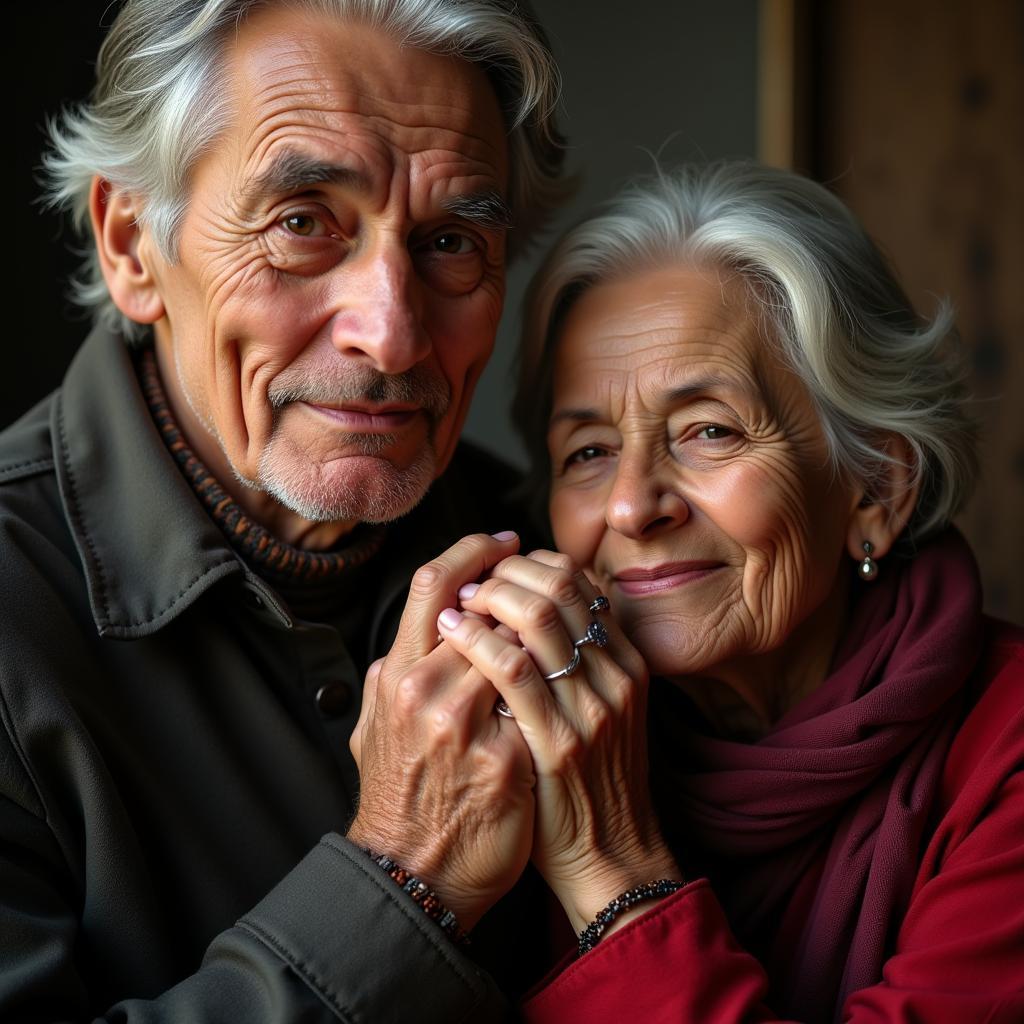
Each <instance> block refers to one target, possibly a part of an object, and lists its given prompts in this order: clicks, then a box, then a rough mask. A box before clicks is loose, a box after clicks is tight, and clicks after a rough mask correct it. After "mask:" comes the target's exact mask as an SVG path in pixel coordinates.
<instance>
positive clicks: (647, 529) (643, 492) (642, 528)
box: [605, 451, 690, 540]
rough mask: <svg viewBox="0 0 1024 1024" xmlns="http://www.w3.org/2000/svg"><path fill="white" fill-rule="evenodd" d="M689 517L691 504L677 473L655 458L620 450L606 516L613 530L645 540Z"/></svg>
mask: <svg viewBox="0 0 1024 1024" xmlns="http://www.w3.org/2000/svg"><path fill="white" fill-rule="evenodd" d="M689 518H690V506H689V505H688V504H687V502H686V499H685V498H684V497H683V495H682V493H681V492H680V488H679V481H678V480H676V479H675V474H674V473H672V472H671V471H670V470H669V469H668V468H666V467H662V466H659V465H656V464H654V460H652V459H649V458H642V457H637V456H635V455H631V454H628V453H627V452H625V451H623V452H621V453H620V455H619V458H618V460H617V467H616V473H615V480H614V481H613V483H612V489H611V492H610V493H609V495H608V504H607V506H606V509H605V520H606V522H607V523H608V525H609V526H610V527H611V528H612V529H613V530H615V531H616V532H617V533H621V534H622V535H623V536H626V537H630V538H632V539H633V540H641V539H644V540H646V539H649V538H651V537H655V536H657V535H658V534H660V533H662V532H664V531H666V530H671V529H674V528H675V527H677V526H680V525H681V524H683V523H685V522H686V521H687V519H689Z"/></svg>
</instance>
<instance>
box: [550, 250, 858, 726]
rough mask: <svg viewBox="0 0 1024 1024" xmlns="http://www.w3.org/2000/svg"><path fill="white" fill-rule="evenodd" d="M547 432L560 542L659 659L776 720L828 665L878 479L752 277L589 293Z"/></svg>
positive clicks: (673, 274) (734, 721)
mask: <svg viewBox="0 0 1024 1024" xmlns="http://www.w3.org/2000/svg"><path fill="white" fill-rule="evenodd" d="M554 394H555V402H554V409H553V411H552V417H551V428H550V431H549V435H548V445H549V450H550V454H551V462H552V490H551V506H550V508H551V520H552V525H553V529H554V533H555V537H556V540H557V543H558V546H559V548H560V549H561V550H563V551H565V552H566V553H567V554H569V555H570V556H571V557H572V558H573V559H574V560H575V561H576V562H577V564H579V565H580V566H582V567H583V568H584V569H586V570H587V571H588V572H589V573H590V574H591V575H592V576H593V578H594V579H595V580H596V581H597V582H598V583H599V584H600V585H601V586H602V587H603V588H604V590H605V592H606V593H607V594H608V596H609V597H610V599H611V601H612V604H613V607H614V608H615V613H616V615H617V616H618V617H619V619H620V621H621V622H622V624H623V628H624V630H625V632H626V633H627V635H628V636H629V637H630V638H631V639H632V641H633V642H634V643H635V644H636V645H637V647H638V648H639V649H640V651H641V652H642V653H643V654H644V656H645V657H646V659H647V661H648V665H649V666H650V668H651V671H652V672H655V673H657V674H659V675H663V676H667V677H670V678H674V679H677V680H679V681H680V682H682V684H683V685H684V686H685V687H686V688H687V689H688V690H689V691H690V692H692V693H693V695H694V697H695V699H696V700H698V702H699V703H701V704H702V706H703V707H704V708H705V710H707V711H709V713H710V714H712V715H713V716H717V717H720V718H721V719H722V720H723V722H724V721H725V720H728V721H729V722H730V723H731V725H732V726H734V727H739V728H741V729H742V728H750V729H751V730H757V729H763V728H764V727H766V726H767V724H768V723H769V722H770V721H772V720H774V719H775V718H777V717H778V715H779V714H780V713H781V711H782V710H784V708H785V707H787V706H789V704H791V703H792V702H793V701H794V700H796V699H798V698H799V697H800V696H801V695H802V694H803V693H805V692H807V690H808V689H809V688H813V686H814V685H816V683H817V682H818V681H820V679H821V678H823V676H824V673H825V670H826V668H827V664H828V660H829V658H830V656H831V652H832V647H833V645H834V642H835V638H836V636H837V634H838V629H839V623H840V619H841V615H842V611H843V608H844V603H845V595H846V587H847V580H848V579H849V578H850V577H851V576H852V573H850V572H849V571H848V570H849V565H850V563H849V561H848V560H847V558H846V554H845V552H846V550H847V548H848V547H849V545H850V543H852V539H851V538H856V543H858V544H859V542H860V540H862V539H863V535H862V534H861V533H859V532H858V525H857V512H858V502H859V500H860V498H861V496H862V493H863V492H862V491H861V490H859V489H857V488H855V487H853V486H851V485H850V484H849V483H847V482H845V481H844V480H842V479H841V478H839V477H838V476H837V475H836V474H835V473H834V472H833V470H832V469H831V467H830V464H829V458H828V448H827V445H826V439H825V434H824V431H823V429H822V426H821V422H820V418H819V416H818V414H817V410H816V408H815V407H814V404H813V403H812V401H811V398H810V396H809V394H808V393H807V390H806V388H805V387H804V385H803V384H802V382H800V381H799V379H798V378H797V377H796V376H795V374H793V373H792V372H791V371H789V370H788V369H787V368H786V367H784V366H783V365H782V363H781V362H780V360H779V359H778V357H777V355H776V352H775V348H774V346H773V345H772V343H771V342H770V341H768V340H766V339H765V338H764V337H763V336H762V334H761V331H760V327H759V320H758V318H757V311H756V307H755V306H754V304H753V301H752V299H751V298H750V296H749V294H748V292H747V289H746V287H745V285H744V284H743V282H741V281H740V280H738V279H735V278H733V279H731V280H730V279H728V278H726V277H725V276H724V275H720V274H719V273H718V272H716V271H715V270H698V269H689V268H679V267H668V268H664V269H661V270H653V271H649V272H646V273H643V274H638V275H636V276H634V277H629V278H626V279H624V280H621V281H616V282H612V283H609V284H606V285H603V286H601V287H599V288H596V289H594V290H593V291H591V292H589V293H587V294H586V295H584V296H583V297H582V298H581V299H580V301H579V302H578V303H577V305H576V306H574V307H573V309H572V310H571V312H570V313H569V316H568V317H567V319H566V322H565V325H564V329H563V331H562V334H561V337H560V339H559V345H558V353H557V362H556V367H555V384H554Z"/></svg>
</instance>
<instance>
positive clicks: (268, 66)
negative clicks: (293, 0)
mask: <svg viewBox="0 0 1024 1024" xmlns="http://www.w3.org/2000/svg"><path fill="white" fill-rule="evenodd" d="M225 58H226V74H225V86H226V90H227V94H228V102H229V103H230V106H231V109H232V114H233V117H232V120H233V122H234V126H235V129H236V131H235V132H234V139H235V141H236V143H237V144H238V145H241V146H242V147H243V148H244V149H245V150H246V151H247V152H246V153H245V154H243V157H244V158H245V159H248V160H250V161H252V160H256V161H259V160H260V159H262V158H263V157H264V156H265V155H266V153H267V151H268V150H270V149H271V148H273V147H274V146H275V145H277V144H280V143H281V142H282V141H287V137H288V136H289V135H290V134H293V133H295V132H296V131H299V132H303V133H305V135H306V136H307V137H308V138H309V139H310V140H311V141H313V143H314V144H315V142H316V140H317V139H318V138H320V139H321V140H322V141H325V142H326V143H328V144H331V143H332V142H334V141H336V140H337V138H338V136H339V134H341V135H344V134H346V133H349V134H352V135H353V136H355V135H358V134H359V133H360V132H361V131H362V132H364V133H365V132H372V134H373V135H374V136H375V137H376V138H377V139H378V140H379V142H380V143H381V144H382V145H383V146H385V147H386V146H388V145H391V146H392V147H395V148H397V149H399V150H401V151H402V152H404V153H406V154H408V155H410V156H411V155H415V154H417V153H430V154H432V155H433V157H434V158H435V159H448V160H450V161H451V162H452V163H453V164H463V165H472V167H474V168H475V169H476V171H478V172H479V173H481V174H489V175H491V176H493V177H496V178H499V179H500V181H498V182H497V184H498V185H500V186H501V187H502V188H504V185H505V179H506V177H507V166H506V164H507V148H506V141H505V128H504V124H503V119H502V114H501V109H500V106H499V103H498V100H497V96H496V95H495V92H494V89H493V87H492V85H491V83H490V80H489V79H488V77H487V75H486V74H485V72H484V71H483V69H482V68H481V67H479V66H477V65H475V64H472V63H470V62H468V61H465V60H461V59H459V58H456V57H451V56H446V55H442V54H435V53H430V52H427V51H425V50H421V49H417V48H415V47H412V46H408V45H402V44H400V43H399V42H397V41H396V40H394V39H392V38H391V37H389V36H388V35H386V34H385V33H384V32H383V31H381V30H379V29H376V28H372V27H369V26H367V25H365V24H362V23H359V22H355V21H348V22H341V21H338V20H336V19H333V18H329V17H327V16H324V15H320V14H315V13H311V12H307V11H297V10H294V9H291V10H289V9H287V8H285V9H280V8H278V9H274V10H270V11H264V12H260V13H258V14H256V15H255V16H253V17H252V18H250V19H249V20H247V21H246V22H245V23H244V24H243V25H242V26H240V28H239V30H238V33H237V35H236V36H235V37H234V39H233V41H232V42H231V44H230V45H229V46H228V47H227V50H226V53H225Z"/></svg>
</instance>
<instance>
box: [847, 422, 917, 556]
mask: <svg viewBox="0 0 1024 1024" xmlns="http://www.w3.org/2000/svg"><path fill="white" fill-rule="evenodd" d="M885 454H886V456H887V459H886V461H885V462H882V463H880V464H879V467H878V473H877V475H876V476H875V477H874V479H873V480H872V481H871V484H870V487H867V488H861V489H860V490H859V491H858V492H856V494H855V497H857V499H858V503H857V506H856V508H854V510H853V514H852V515H851V517H850V529H849V532H848V534H847V538H846V550H847V551H848V552H849V553H850V556H851V557H852V558H855V559H856V560H857V561H858V562H860V561H863V559H864V556H865V554H866V552H865V549H864V543H865V541H866V542H867V543H869V544H870V545H871V557H872V558H875V559H878V558H884V557H885V556H886V555H887V554H888V553H889V551H891V550H892V546H893V544H894V543H895V542H896V539H897V538H898V537H899V535H900V534H901V533H902V532H903V529H904V527H905V526H906V525H907V523H908V522H909V521H910V517H911V516H912V515H913V513H914V509H915V507H916V506H917V497H918V491H919V490H920V484H919V474H918V472H917V469H918V467H917V457H916V456H915V454H914V450H913V449H912V448H911V447H910V445H909V444H908V443H907V440H906V438H905V437H902V436H900V435H899V434H891V435H889V437H888V438H887V439H886V441H885Z"/></svg>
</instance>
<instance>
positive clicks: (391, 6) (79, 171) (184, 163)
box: [43, 0, 566, 336]
mask: <svg viewBox="0 0 1024 1024" xmlns="http://www.w3.org/2000/svg"><path fill="white" fill-rule="evenodd" d="M275 5H276V6H282V5H283V6H290V7H294V8H296V9H299V10H305V11H312V12H315V13H321V14H326V15H328V16H331V17H336V18H338V19H339V20H342V21H355V22H359V23H362V24H366V25H369V26H371V27H375V28H378V29H380V30H381V31H383V32H385V33H386V34H388V35H389V36H391V37H392V38H394V39H395V40H397V41H398V42H400V43H401V44H403V45H408V46H413V47H416V48H418V49H422V50H429V51H431V52H434V53H442V54H448V55H452V56H455V57H459V58H462V59H465V60H468V61H471V62H473V63H476V64H478V65H480V66H481V67H482V68H483V69H484V71H485V72H486V73H487V75H488V77H489V79H490V81H491V83H492V84H493V86H494V89H495V92H496V94H497V97H498V101H499V103H500V104H501V107H502V110H503V113H504V116H505V121H506V129H507V130H508V132H509V160H510V196H509V201H510V206H511V208H512V216H513V230H512V231H510V233H509V251H510V253H514V252H515V251H518V250H521V249H522V248H523V247H524V245H525V243H526V242H527V241H528V240H529V238H530V236H531V234H533V233H534V232H535V231H536V230H537V229H538V228H540V227H541V226H542V225H543V224H544V222H545V221H546V220H547V218H548V216H549V214H550V212H551V211H552V209H553V208H554V207H555V206H556V205H557V204H558V203H559V202H560V201H561V200H562V198H563V197H564V195H565V192H566V183H565V179H564V178H563V177H562V165H563V160H564V152H565V150H564V144H563V140H562V137H561V135H560V134H559V131H558V127H557V125H556V123H555V117H554V111H555V106H556V103H557V99H558V90H559V86H560V83H559V77H558V70H557V67H556V66H555V62H554V58H553V57H552V54H551V51H550V48H549V47H548V44H547V41H546V39H545V37H544V34H543V32H542V30H541V28H540V26H539V24H538V23H537V21H536V19H535V18H534V17H533V16H532V14H531V13H530V12H529V9H528V7H527V5H526V4H524V3H523V2H522V0H126V2H125V3H124V6H123V7H122V9H121V12H120V13H119V14H118V16H117V18H116V20H115V21H114V23H113V25H112V26H111V29H110V32H109V33H108V35H107V37H106V39H105V40H104V43H103V46H102V47H101V49H100V54H99V59H98V62H97V66H96V78H97V80H96V86H95V89H94V90H93V93H92V95H91V97H90V98H89V100H88V101H87V102H85V103H83V104H81V105H80V106H78V107H74V108H71V109H68V110H65V111H64V112H63V113H62V114H61V115H60V117H59V118H56V119H55V120H53V121H51V123H50V124H49V135H50V149H49V151H48V152H47V154H46V155H45V156H44V160H43V166H44V170H45V172H46V174H47V177H48V180H49V186H50V188H49V197H50V201H51V203H52V204H53V205H55V206H59V207H62V208H64V209H67V210H68V211H69V212H70V213H71V216H72V219H73V221H74V224H75V226H76V227H77V229H78V230H79V232H80V233H82V234H83V235H84V236H86V237H87V236H88V233H89V230H90V223H89V191H90V186H91V182H92V178H93V176H94V175H97V174H98V175H100V176H101V177H103V178H106V179H107V180H108V181H110V182H111V183H113V184H114V185H115V186H117V187H119V188H121V189H124V190H125V191H128V192H132V193H135V194H137V195H139V196H141V197H142V200H143V209H142V212H141V216H140V220H141V221H142V222H143V223H145V225H146V226H147V227H148V228H149V229H150V230H151V231H152V233H153V237H154V239H155V240H156V242H157V245H158V246H159V248H160V251H161V253H162V255H163V256H164V258H165V259H167V260H168V261H172V262H173V261H174V260H175V259H176V249H177V234H178V229H179V228H180V226H181V222H182V217H183V215H184V212H185V209H186V207H187V205H188V185H189V175H190V172H191V169H192V167H193V165H194V164H195V162H196V159H197V158H198V157H199V155H200V154H201V153H202V152H203V150H204V149H205V148H206V147H208V146H209V145H210V144H211V143H212V142H213V141H214V140H215V139H216V138H217V136H218V135H219V134H220V132H221V131H223V130H224V129H225V128H226V127H227V125H228V120H229V117H230V111H229V109H228V107H227V104H226V102H225V97H226V96H227V95H228V90H227V89H226V88H225V87H224V85H225V83H224V75H225V71H226V68H225V62H224V60H223V53H224V48H225V46H226V45H227V44H228V43H229V42H230V39H231V37H232V35H233V33H234V32H235V30H236V28H237V26H238V25H239V23H240V22H242V21H243V20H244V19H245V18H246V17H247V16H249V15H250V13H253V12H255V11H257V10H260V9H265V8H267V7H270V6H275ZM73 293H74V297H75V298H76V300H77V301H78V302H79V303H80V304H81V305H83V306H86V307H88V308H90V309H92V311H93V315H94V318H95V319H96V320H97V321H99V322H103V323H105V324H107V325H108V326H111V327H115V328H118V329H120V330H121V331H122V332H123V333H126V334H127V335H128V336H132V335H136V334H138V332H139V330H140V328H139V326H138V325H137V324H133V323H132V322H131V321H129V320H127V318H125V317H122V315H121V314H120V312H119V311H118V310H117V308H116V307H115V305H114V303H113V302H112V300H111V298H110V296H109V294H108V292H107V288H106V285H105V283H104V281H103V275H102V273H101V272H100V265H99V260H98V257H97V256H96V254H95V252H94V251H92V252H91V253H90V254H89V255H88V256H87V257H86V262H85V265H84V267H83V269H82V271H81V273H80V275H79V277H78V278H77V280H76V281H75V282H74V283H73Z"/></svg>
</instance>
